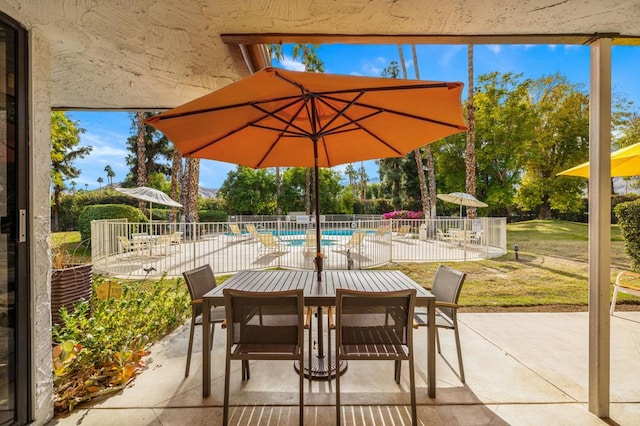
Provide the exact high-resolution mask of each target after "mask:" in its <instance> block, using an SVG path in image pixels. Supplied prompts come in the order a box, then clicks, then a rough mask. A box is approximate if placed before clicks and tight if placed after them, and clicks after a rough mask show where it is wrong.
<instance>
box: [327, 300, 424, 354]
mask: <svg viewBox="0 0 640 426" xmlns="http://www.w3.org/2000/svg"><path fill="white" fill-rule="evenodd" d="M415 298H416V290H415V289H408V290H399V291H391V292H362V291H354V290H345V289H336V299H337V300H336V313H337V314H336V327H337V333H339V335H337V339H338V341H339V342H340V345H342V346H360V345H362V346H363V347H364V348H366V345H411V343H412V336H413V331H412V327H413V310H414V306H415ZM360 351H362V349H359V352H360Z"/></svg>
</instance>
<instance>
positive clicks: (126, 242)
mask: <svg viewBox="0 0 640 426" xmlns="http://www.w3.org/2000/svg"><path fill="white" fill-rule="evenodd" d="M118 241H120V245H121V246H122V249H123V250H129V248H131V242H130V241H129V240H128V239H127V238H126V237H122V236H118Z"/></svg>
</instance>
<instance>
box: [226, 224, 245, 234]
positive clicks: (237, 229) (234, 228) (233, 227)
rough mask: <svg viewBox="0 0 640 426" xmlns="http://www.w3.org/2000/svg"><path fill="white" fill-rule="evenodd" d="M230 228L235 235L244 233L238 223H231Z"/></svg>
mask: <svg viewBox="0 0 640 426" xmlns="http://www.w3.org/2000/svg"><path fill="white" fill-rule="evenodd" d="M229 230H230V231H231V233H232V234H233V235H240V234H241V233H242V232H241V231H240V227H239V226H238V225H236V224H235V223H230V224H229Z"/></svg>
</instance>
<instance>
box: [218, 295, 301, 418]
mask: <svg viewBox="0 0 640 426" xmlns="http://www.w3.org/2000/svg"><path fill="white" fill-rule="evenodd" d="M223 294H224V303H225V309H226V312H227V324H228V327H227V350H226V363H225V379H224V409H223V410H224V411H223V424H225V425H226V424H227V423H228V421H229V388H230V384H229V379H230V373H231V361H232V360H241V361H242V380H248V379H249V377H250V372H249V360H297V361H298V362H299V363H300V364H299V365H301V366H302V365H304V314H303V302H304V298H303V290H302V289H299V290H289V291H281V292H270V293H260V292H245V291H238V290H232V289H225V290H224V293H223ZM298 374H299V376H300V384H299V393H300V400H299V418H300V425H303V424H304V389H303V384H304V372H303V369H302V368H300V371H299V373H298Z"/></svg>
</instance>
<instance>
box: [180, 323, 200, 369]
mask: <svg viewBox="0 0 640 426" xmlns="http://www.w3.org/2000/svg"><path fill="white" fill-rule="evenodd" d="M195 322H196V319H195V317H194V316H193V315H191V328H190V330H189V349H188V350H187V368H186V370H185V372H184V377H189V367H191V350H192V348H193V331H194V329H195V327H196V324H195ZM203 330H204V329H203Z"/></svg>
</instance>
